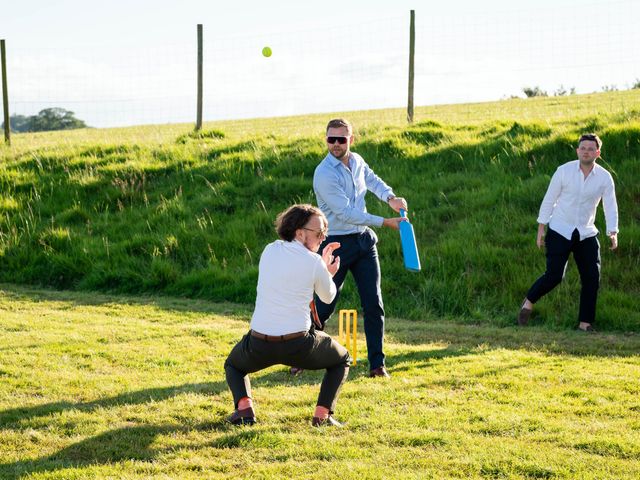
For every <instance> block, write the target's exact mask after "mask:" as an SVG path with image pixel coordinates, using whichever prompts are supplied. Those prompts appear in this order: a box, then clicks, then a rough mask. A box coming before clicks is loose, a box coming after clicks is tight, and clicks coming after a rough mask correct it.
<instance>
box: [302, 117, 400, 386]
mask: <svg viewBox="0 0 640 480" xmlns="http://www.w3.org/2000/svg"><path fill="white" fill-rule="evenodd" d="M326 141H327V148H328V150H329V153H328V154H327V156H326V157H325V158H324V160H322V162H320V164H319V165H318V167H317V168H316V170H315V174H314V176H313V189H314V191H315V194H316V198H317V201H318V206H319V207H320V209H321V210H322V211H323V212H324V214H325V215H326V217H327V220H328V221H329V236H328V237H327V238H326V240H325V242H324V244H330V243H331V242H339V243H340V248H339V249H338V250H336V254H337V255H340V268H339V269H338V272H337V273H336V274H335V276H334V277H333V281H334V283H335V284H336V287H337V289H338V295H336V298H335V299H334V300H333V301H332V302H330V303H324V302H323V301H322V299H318V298H316V306H317V312H318V317H319V320H320V322H321V323H322V324H323V325H324V323H325V322H326V320H327V319H328V318H329V317H330V316H331V314H332V313H333V311H334V309H335V306H336V303H337V300H338V296H339V294H340V290H341V289H342V285H343V283H344V280H345V278H346V275H347V273H348V272H351V273H352V275H353V278H354V280H355V282H356V285H357V287H358V292H359V294H360V301H361V303H362V309H363V313H364V332H365V336H366V340H367V352H368V359H369V370H370V371H369V374H370V376H371V377H388V376H389V374H388V373H387V370H386V368H385V356H384V352H383V341H384V306H383V302H382V291H381V289H380V262H379V261H378V250H377V247H376V243H377V241H378V237H377V236H376V234H375V233H374V232H373V230H371V228H369V227H381V226H385V227H389V228H393V229H395V230H398V228H399V224H400V222H401V221H403V220H404V219H403V217H391V218H383V217H380V216H377V215H371V214H370V213H367V206H366V204H365V195H366V193H367V191H369V192H371V193H373V194H374V195H375V196H376V197H378V198H379V199H380V200H382V201H383V202H385V203H388V204H389V206H390V207H391V208H392V209H393V210H395V211H396V212H399V211H400V209H401V208H403V209H405V210H406V209H407V202H406V201H405V200H404V199H403V198H399V197H396V196H395V195H394V194H393V190H392V189H391V187H389V186H388V185H387V184H386V183H384V181H382V179H380V178H379V177H378V176H377V175H376V174H375V173H374V171H373V170H372V169H371V168H370V167H369V165H367V163H366V162H365V161H364V159H363V158H362V157H361V156H360V155H358V154H357V153H354V152H352V151H351V150H350V147H351V145H352V144H353V127H352V126H351V124H350V123H349V122H348V121H346V120H344V119H340V118H338V119H334V120H331V121H330V122H329V124H328V125H327V131H326Z"/></svg>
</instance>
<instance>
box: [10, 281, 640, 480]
mask: <svg viewBox="0 0 640 480" xmlns="http://www.w3.org/2000/svg"><path fill="white" fill-rule="evenodd" d="M248 314H249V312H248V311H247V310H246V308H245V307H239V306H234V305H231V304H212V303H208V302H206V301H193V300H191V301H187V300H178V299H172V298H157V297H146V298H145V297H132V296H129V297H114V296H106V295H101V294H90V293H78V292H76V293H73V292H54V291H43V290H33V289H27V288H24V287H15V286H11V285H2V286H0V317H1V318H2V322H1V323H0V359H1V360H2V362H1V365H0V377H1V380H2V381H1V382H0V477H1V478H5V479H21V478H30V479H44V478H47V479H70V478H73V479H85V478H86V479H89V478H91V479H96V478H98V479H100V478H128V479H139V478H140V479H141V478H152V477H153V478H181V479H191V478H193V479H196V478H198V479H200V478H238V475H240V476H242V477H244V478H329V477H331V476H339V477H340V478H345V479H351V478H358V479H373V478H403V479H405V478H438V479H440V478H465V479H468V478H514V479H515V478H565V479H574V478H581V479H600V480H602V479H616V480H619V479H633V478H638V475H640V448H639V447H638V442H637V437H638V431H639V430H640V423H639V422H638V410H639V409H640V403H639V401H638V398H639V394H640V391H639V387H638V382H637V379H638V376H639V375H640V358H639V357H638V351H640V338H638V336H637V335H626V336H625V335H620V334H606V335H605V334H596V335H584V334H580V333H578V332H573V331H571V332H550V331H549V330H548V329H542V328H538V327H534V328H530V329H526V330H518V329H516V328H515V327H507V328H495V327H490V326H486V327H480V326H472V325H460V324H458V325H452V324H450V323H446V322H442V321H439V320H433V319H430V320H431V321H429V322H426V321H425V322H412V321H402V320H398V319H395V318H393V319H390V320H389V322H388V338H387V353H388V366H389V370H390V372H391V375H392V377H391V379H389V381H378V380H372V379H369V378H367V377H366V372H367V369H366V365H365V362H363V364H359V365H358V367H355V368H352V370H351V372H350V375H349V379H348V381H347V383H346V384H345V386H344V388H343V390H342V394H341V398H340V401H339V404H338V410H337V412H336V415H337V417H338V418H339V419H340V420H342V421H344V422H345V423H346V428H344V429H340V430H331V429H323V430H317V429H313V428H312V427H311V426H310V425H309V420H310V415H311V414H312V412H313V405H314V401H315V399H316V396H317V393H318V388H319V382H320V379H321V373H319V372H306V373H305V374H304V375H303V376H301V377H297V378H291V377H289V376H288V374H287V372H286V370H285V369H284V368H283V367H273V368H271V369H269V370H266V371H264V372H261V373H259V374H256V375H254V376H253V386H254V395H255V400H256V405H257V407H256V408H257V412H258V419H259V423H258V425H256V427H254V428H235V427H232V426H230V425H227V424H225V423H224V422H223V418H224V416H225V415H226V414H227V413H228V412H229V410H230V408H231V405H232V400H231V395H230V393H229V392H228V390H227V387H226V384H225V381H224V372H223V368H222V366H223V362H224V359H225V357H226V355H227V354H228V352H229V350H230V348H231V346H232V345H233V344H234V343H235V341H237V340H238V339H239V338H240V336H241V335H242V334H243V333H244V332H245V331H246V329H247V321H248ZM425 320H426V319H425ZM330 329H331V330H330V332H331V333H334V334H335V329H336V325H335V322H333V323H332V324H331V325H330ZM364 347H365V345H364V341H363V338H360V348H361V349H362V350H364ZM363 355H364V352H363Z"/></svg>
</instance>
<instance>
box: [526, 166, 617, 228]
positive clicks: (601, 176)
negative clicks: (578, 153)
mask: <svg viewBox="0 0 640 480" xmlns="http://www.w3.org/2000/svg"><path fill="white" fill-rule="evenodd" d="M601 199H602V204H603V206H604V217H605V221H606V223H607V233H617V232H618V204H617V202H616V190H615V186H614V184H613V178H612V177H611V174H610V173H609V172H607V171H606V170H605V169H604V168H602V167H601V166H600V165H598V164H597V163H596V164H594V166H593V169H592V170H591V172H590V173H589V175H587V177H586V178H585V177H584V174H583V173H582V170H580V160H574V161H572V162H568V163H565V164H564V165H561V166H560V167H558V169H557V170H556V172H555V173H554V174H553V177H552V178H551V182H550V183H549V188H548V189H547V193H546V195H545V196H544V199H543V200H542V204H541V205H540V213H539V214H538V223H542V224H545V225H546V224H549V228H551V229H552V230H554V231H556V232H558V233H559V234H560V235H562V236H563V237H565V238H566V239H568V240H571V234H572V233H573V231H574V230H575V229H576V228H577V229H578V232H580V240H584V239H585V238H589V237H594V236H596V235H597V234H598V229H597V228H596V226H595V225H594V221H595V219H596V209H597V208H598V204H599V203H600V200H601Z"/></svg>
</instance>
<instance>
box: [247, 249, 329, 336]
mask: <svg viewBox="0 0 640 480" xmlns="http://www.w3.org/2000/svg"><path fill="white" fill-rule="evenodd" d="M259 269H260V270H259V273H258V295H257V298H256V306H255V310H254V311H253V316H252V317H251V329H252V330H255V331H256V332H259V333H263V334H265V335H286V334H287V333H294V332H304V331H307V330H309V328H311V317H310V312H309V303H310V302H311V300H312V299H313V292H314V291H315V292H316V293H317V294H318V297H319V298H320V300H322V301H323V302H324V303H331V302H332V301H333V299H334V297H335V296H336V286H335V284H334V283H333V280H332V278H331V274H330V273H329V270H327V266H326V264H325V263H324V260H322V257H321V256H320V255H318V254H317V253H314V252H312V251H310V250H309V249H308V248H307V247H305V246H304V245H303V244H302V243H300V242H299V241H297V240H293V241H292V242H286V241H284V240H276V241H275V242H273V243H270V244H269V245H267V246H266V247H265V249H264V251H263V252H262V256H261V257H260V267H259Z"/></svg>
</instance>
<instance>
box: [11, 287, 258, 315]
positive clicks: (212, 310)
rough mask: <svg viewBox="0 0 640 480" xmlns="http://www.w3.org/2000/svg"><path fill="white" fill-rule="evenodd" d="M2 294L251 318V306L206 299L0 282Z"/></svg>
mask: <svg viewBox="0 0 640 480" xmlns="http://www.w3.org/2000/svg"><path fill="white" fill-rule="evenodd" d="M0 291H1V292H2V295H3V296H4V297H5V298H7V299H12V300H15V301H26V302H43V301H46V302H48V301H51V302H68V303H71V304H72V305H77V306H90V307H91V306H96V307H100V306H105V305H112V304H122V305H133V306H153V307H156V308H158V309H160V310H162V311H165V312H176V313H186V312H196V313H204V314H218V315H228V316H234V317H250V316H251V311H252V305H241V304H235V303H230V302H223V303H220V302H218V303H214V302H211V301H207V300H198V299H186V298H177V297H170V296H161V295H158V294H154V295H152V296H151V295H150V296H145V295H131V296H129V295H126V294H124V295H123V294H115V293H114V294H113V295H110V294H108V293H104V292H88V291H71V290H53V289H48V288H46V287H40V286H35V285H34V286H29V285H15V284H7V283H0Z"/></svg>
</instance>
